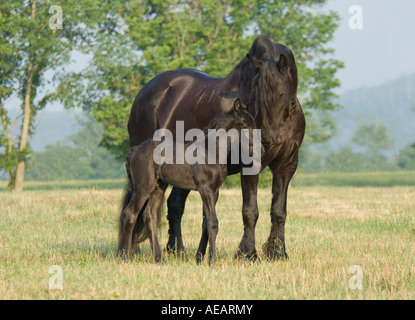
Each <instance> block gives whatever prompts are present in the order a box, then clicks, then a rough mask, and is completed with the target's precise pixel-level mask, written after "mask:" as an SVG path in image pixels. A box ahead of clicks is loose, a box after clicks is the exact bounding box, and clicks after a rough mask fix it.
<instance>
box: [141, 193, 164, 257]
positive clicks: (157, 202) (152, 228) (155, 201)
mask: <svg viewBox="0 0 415 320" xmlns="http://www.w3.org/2000/svg"><path fill="white" fill-rule="evenodd" d="M164 191H165V188H164V189H159V188H157V189H156V190H154V191H153V192H152V194H151V196H150V199H149V201H148V203H147V207H146V208H145V210H144V213H143V214H144V223H145V224H146V228H147V232H148V235H149V238H150V245H151V248H152V250H153V255H154V261H155V262H159V261H160V260H161V250H160V245H159V242H158V239H157V226H158V223H159V221H158V218H159V217H158V215H159V211H160V207H161V204H162V202H163V196H164Z"/></svg>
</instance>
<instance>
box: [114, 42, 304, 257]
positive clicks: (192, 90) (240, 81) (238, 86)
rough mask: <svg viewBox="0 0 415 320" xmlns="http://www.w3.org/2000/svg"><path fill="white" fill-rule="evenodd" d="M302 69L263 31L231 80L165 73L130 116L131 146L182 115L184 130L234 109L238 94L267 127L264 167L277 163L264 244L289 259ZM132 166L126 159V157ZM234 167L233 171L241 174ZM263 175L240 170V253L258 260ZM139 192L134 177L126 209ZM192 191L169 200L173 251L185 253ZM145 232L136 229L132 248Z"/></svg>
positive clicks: (149, 85) (170, 247)
mask: <svg viewBox="0 0 415 320" xmlns="http://www.w3.org/2000/svg"><path fill="white" fill-rule="evenodd" d="M297 85H298V79H297V67H296V64H295V59H294V56H293V54H292V52H291V51H290V50H289V49H288V48H287V47H285V46H284V45H282V44H278V43H275V42H273V41H272V40H270V39H268V38H266V37H264V36H258V37H257V38H256V39H255V40H254V42H253V44H252V47H251V48H250V50H249V51H248V54H247V56H246V57H245V58H243V59H242V60H241V61H240V62H239V63H238V64H237V65H236V66H235V68H234V69H233V70H232V72H231V73H230V74H229V75H228V76H227V77H225V78H214V77H211V76H209V75H207V74H205V73H203V72H200V71H197V70H192V69H180V70H175V71H166V72H164V73H161V74H159V75H157V76H156V77H154V78H153V79H152V80H150V81H149V82H148V83H147V84H146V85H145V86H144V87H143V88H142V89H141V90H140V92H139V93H138V94H137V97H136V98H135V100H134V103H133V106H132V108H131V113H130V118H129V121H128V132H129V137H130V146H131V147H132V146H135V145H138V144H140V143H141V142H143V141H144V140H146V139H149V138H151V137H152V136H153V133H154V132H155V131H156V130H157V129H159V128H167V129H169V130H171V131H174V129H175V124H176V121H184V129H185V132H186V131H187V130H189V129H192V128H200V129H201V128H204V127H206V125H207V124H208V123H209V121H210V120H211V119H213V118H214V117H216V116H217V115H219V114H221V113H223V112H225V111H228V110H230V109H231V108H232V104H233V101H234V99H235V98H240V99H241V101H242V103H243V104H245V105H247V107H248V111H249V112H250V113H251V115H252V116H253V117H254V118H255V121H256V126H257V128H259V129H261V133H262V146H263V154H262V159H261V164H262V168H265V167H267V166H268V167H269V168H270V169H271V172H272V175H273V180H272V203H271V230H270V235H269V237H268V240H267V242H266V243H265V244H264V245H263V250H264V252H265V254H266V256H267V257H268V258H270V259H279V258H286V257H287V254H286V248H285V220H286V216H287V209H286V203H287V190H288V185H289V183H290V181H291V178H292V176H293V174H294V172H295V171H296V169H297V164H298V149H299V147H300V145H301V143H302V140H303V137H304V131H305V118H304V114H303V111H302V109H301V105H300V103H299V101H298V99H297ZM127 166H128V161H127ZM240 170H241V168H240V166H234V165H229V166H228V174H235V173H238V172H240ZM257 186H258V175H256V176H241V187H242V196H243V205H242V217H243V223H244V233H243V236H242V239H241V242H240V244H239V247H238V250H237V252H236V257H245V258H248V259H250V258H255V257H256V249H255V225H256V222H257V219H258V206H257ZM132 194H133V185H132V181H131V177H129V182H128V184H127V185H126V187H125V192H124V196H123V205H122V206H123V209H124V208H125V207H126V206H127V204H128V203H129V201H130V199H131V197H132ZM188 194H189V190H186V189H181V188H173V190H172V192H171V194H170V196H169V198H168V200H167V206H168V220H169V241H168V244H167V249H168V250H171V251H174V250H178V251H183V250H184V246H183V240H182V235H181V219H182V215H183V211H184V207H185V201H186V198H187V195H188ZM144 238H145V235H144V236H143V234H141V233H140V232H139V228H137V227H136V228H134V231H133V240H134V244H133V247H134V248H138V243H139V242H140V241H142V240H143V239H144Z"/></svg>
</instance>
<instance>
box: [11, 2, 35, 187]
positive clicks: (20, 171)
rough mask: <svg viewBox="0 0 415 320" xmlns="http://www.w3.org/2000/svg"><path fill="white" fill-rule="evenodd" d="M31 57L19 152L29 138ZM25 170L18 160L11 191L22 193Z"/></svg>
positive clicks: (32, 67) (23, 164)
mask: <svg viewBox="0 0 415 320" xmlns="http://www.w3.org/2000/svg"><path fill="white" fill-rule="evenodd" d="M37 3H38V0H35V1H33V3H32V15H31V18H32V19H34V18H35V16H36V5H37ZM31 58H32V57H30V56H29V65H28V67H27V86H26V92H25V99H24V114H23V125H22V134H21V136H20V148H19V150H20V151H23V150H24V149H26V147H27V138H28V137H29V127H30V121H31V118H32V114H31V112H32V97H31V93H32V85H33V83H32V81H33V73H34V69H36V68H34V66H33V61H32V59H31ZM25 170H26V159H24V158H23V159H21V160H19V162H18V164H17V167H16V172H15V177H14V185H13V191H17V192H19V191H22V190H23V181H24V174H25Z"/></svg>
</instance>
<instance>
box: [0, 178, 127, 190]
mask: <svg viewBox="0 0 415 320" xmlns="http://www.w3.org/2000/svg"><path fill="white" fill-rule="evenodd" d="M125 183H126V181H125V180H124V179H116V180H110V179H108V180H105V179H103V180H79V181H27V182H25V184H24V190H25V191H38V190H39V191H41V190H46V191H47V190H78V189H97V190H111V189H123V188H124V185H125ZM6 191H9V189H7V183H6V182H2V183H1V184H0V192H6Z"/></svg>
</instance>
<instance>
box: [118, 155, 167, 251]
mask: <svg viewBox="0 0 415 320" xmlns="http://www.w3.org/2000/svg"><path fill="white" fill-rule="evenodd" d="M132 153H133V148H130V150H129V151H128V154H127V158H126V161H125V169H126V170H127V179H128V181H127V184H126V185H125V187H124V192H123V196H122V202H121V214H120V221H119V230H118V244H119V248H120V246H121V243H122V239H123V237H124V228H123V217H124V210H125V208H126V207H127V206H128V204H129V203H130V201H131V199H132V197H133V195H134V185H133V180H132V177H131V172H130V160H131V155H132ZM147 203H148V201H147V202H146V203H145V204H144V206H143V208H142V209H141V211H140V213H139V214H138V217H137V221H136V223H135V226H134V230H133V239H132V240H133V242H132V245H133V250H134V249H135V248H134V246H138V244H139V243H141V242H143V241H144V240H146V239H147V238H148V237H149V235H148V232H147V228H146V227H145V223H144V215H143V212H144V209H145V208H146V206H147ZM162 208H163V206H160V210H159V212H158V213H157V230H158V229H160V225H161V215H162V212H163V210H162Z"/></svg>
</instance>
